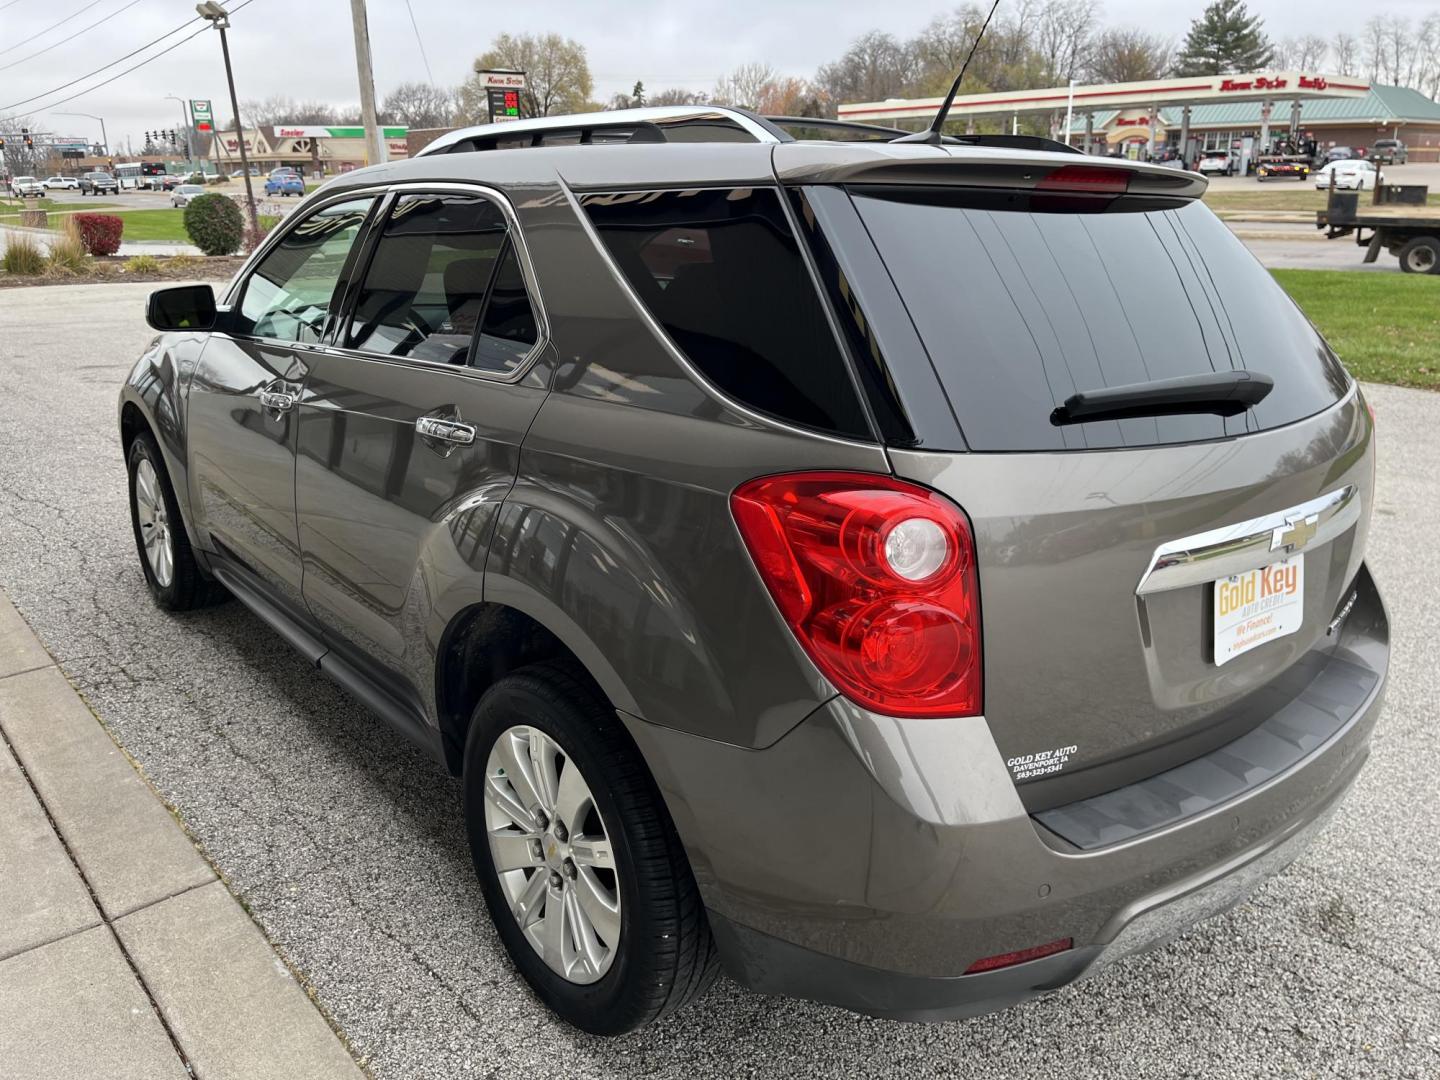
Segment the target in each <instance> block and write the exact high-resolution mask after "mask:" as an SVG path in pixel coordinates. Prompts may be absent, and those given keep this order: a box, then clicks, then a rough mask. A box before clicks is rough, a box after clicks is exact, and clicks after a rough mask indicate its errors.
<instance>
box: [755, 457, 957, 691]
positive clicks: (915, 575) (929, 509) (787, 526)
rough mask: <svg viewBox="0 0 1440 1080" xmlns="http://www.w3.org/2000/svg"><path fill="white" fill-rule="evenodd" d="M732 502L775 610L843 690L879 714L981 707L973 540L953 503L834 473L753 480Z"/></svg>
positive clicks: (903, 486) (897, 484)
mask: <svg viewBox="0 0 1440 1080" xmlns="http://www.w3.org/2000/svg"><path fill="white" fill-rule="evenodd" d="M730 508H731V511H732V513H733V514H734V515H735V523H736V525H738V526H739V528H740V535H741V536H742V537H743V538H744V540H745V546H746V547H747V548H748V549H749V551H750V556H751V558H753V559H754V560H755V565H756V567H757V568H758V569H759V571H760V576H761V578H762V579H763V580H764V582H765V585H766V587H767V588H768V589H769V590H770V594H771V596H773V597H774V598H775V603H776V605H777V606H778V607H779V608H780V614H781V615H782V616H783V617H784V619H785V621H786V622H787V623H789V625H790V628H791V630H793V631H794V632H795V636H796V637H797V638H798V639H799V641H800V644H801V645H802V646H803V647H804V648H805V651H806V652H807V653H809V654H810V657H811V659H812V660H814V661H815V663H816V664H817V665H818V666H819V668H820V670H821V671H822V672H823V673H824V674H825V676H826V677H827V678H829V679H830V680H831V682H833V683H834V684H835V686H836V687H837V688H838V689H839V690H840V691H841V692H842V693H843V694H844V695H845V696H846V697H848V698H850V699H851V700H852V701H854V702H856V703H857V704H860V705H862V706H864V707H865V708H867V709H873V710H874V711H875V712H878V713H884V714H886V715H888V716H973V715H976V714H978V713H979V712H980V711H981V696H980V691H981V678H980V659H981V658H980V598H979V586H978V583H977V578H976V573H975V542H974V538H973V537H972V536H971V533H970V523H969V522H968V521H967V520H966V518H965V515H964V514H963V513H961V512H960V510H959V509H958V508H957V507H956V506H955V505H954V504H953V503H951V502H950V501H949V500H947V499H945V498H944V497H943V496H941V495H939V494H937V493H936V492H933V491H930V490H928V489H926V488H922V487H919V486H918V485H915V484H909V483H906V482H904V481H902V480H896V479H893V478H892V477H888V476H878V475H873V474H867V473H840V472H832V473H791V474H787V475H782V476H767V477H761V478H760V479H758V480H751V481H750V482H748V483H746V484H742V485H741V486H740V487H739V488H737V489H736V491H735V493H734V494H733V495H731V496H730Z"/></svg>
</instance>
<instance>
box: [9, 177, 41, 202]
mask: <svg viewBox="0 0 1440 1080" xmlns="http://www.w3.org/2000/svg"><path fill="white" fill-rule="evenodd" d="M10 190H11V191H12V192H14V194H15V195H16V197H18V198H21V199H43V198H44V197H45V185H44V184H42V183H40V181H39V180H36V179H35V177H33V176H17V177H15V179H13V180H11V181H10Z"/></svg>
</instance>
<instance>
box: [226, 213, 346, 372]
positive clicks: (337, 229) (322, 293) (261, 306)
mask: <svg viewBox="0 0 1440 1080" xmlns="http://www.w3.org/2000/svg"><path fill="white" fill-rule="evenodd" d="M373 202H374V200H373V199H369V198H365V199H352V200H350V201H348V202H342V203H335V204H334V205H332V206H327V207H325V208H324V209H322V210H319V211H317V212H316V213H314V214H312V215H311V216H310V217H308V218H306V219H305V220H304V221H302V222H301V223H300V224H299V225H297V226H296V227H295V228H294V229H292V230H290V232H289V233H288V234H287V235H286V236H285V238H284V239H282V240H281V241H280V242H279V243H278V244H277V245H276V246H275V247H274V248H273V249H271V251H270V253H269V254H268V255H266V256H265V258H264V259H263V260H262V261H261V262H260V264H259V265H258V266H257V267H256V268H255V271H254V273H252V274H251V275H250V280H249V281H247V282H246V283H245V294H244V296H243V297H242V298H241V301H240V313H239V319H238V325H237V327H236V331H237V332H238V333H241V334H251V335H254V336H255V337H262V338H272V339H274V340H277V341H297V342H305V343H310V344H313V343H315V342H318V341H319V340H320V338H321V336H322V335H323V334H324V333H325V322H326V319H327V318H328V317H329V314H330V305H331V302H332V300H333V299H334V298H335V285H336V283H337V282H338V281H339V280H340V271H341V270H342V269H343V268H344V266H345V259H346V257H347V256H348V255H349V254H350V248H351V247H352V246H353V245H354V243H355V238H356V236H358V235H359V233H360V226H361V225H363V224H364V222H365V216H366V215H367V214H368V213H369V212H370V207H371V204H372V203H373Z"/></svg>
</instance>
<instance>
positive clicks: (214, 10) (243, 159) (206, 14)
mask: <svg viewBox="0 0 1440 1080" xmlns="http://www.w3.org/2000/svg"><path fill="white" fill-rule="evenodd" d="M195 10H196V11H197V12H198V13H199V14H200V17H201V18H202V19H209V20H210V25H212V26H213V27H215V29H216V30H219V31H220V51H221V52H222V53H224V55H225V81H226V82H227V83H228V84H229V86H230V108H231V109H233V110H234V112H235V141H236V142H237V143H239V144H240V170H241V172H243V173H244V174H245V203H246V205H247V207H248V208H249V210H250V229H251V231H252V232H253V233H254V234H255V235H256V236H259V235H260V214H259V212H258V211H257V210H256V209H255V189H254V187H253V186H252V185H251V183H250V157H249V155H247V154H246V153H245V128H244V126H243V125H242V124H241V123H240V99H239V98H238V97H236V96H235V72H234V70H232V69H231V67H230V43H229V42H228V41H227V40H226V38H225V31H226V30H228V29H229V28H230V13H229V12H228V11H226V10H225V9H224V8H223V7H221V6H220V5H219V4H217V3H215V0H205V3H203V4H196V5H195Z"/></svg>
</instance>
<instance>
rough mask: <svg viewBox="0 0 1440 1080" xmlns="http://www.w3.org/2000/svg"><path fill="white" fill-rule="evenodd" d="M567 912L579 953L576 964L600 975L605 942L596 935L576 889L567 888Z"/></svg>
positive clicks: (588, 973)
mask: <svg viewBox="0 0 1440 1080" xmlns="http://www.w3.org/2000/svg"><path fill="white" fill-rule="evenodd" d="M565 914H566V923H567V924H568V926H569V928H570V940H571V944H572V946H573V948H574V950H575V953H576V954H577V955H576V957H575V963H576V965H577V966H583V969H584V973H585V974H587V975H591V976H594V975H598V974H599V973H600V971H601V967H602V965H603V964H604V963H605V952H606V949H605V944H604V943H603V942H602V941H601V940H600V939H599V937H597V936H596V933H595V927H594V925H593V924H592V923H591V922H590V918H589V916H587V915H586V914H585V907H584V904H583V902H582V901H581V900H580V895H579V893H577V892H576V891H575V890H574V889H566V890H565ZM577 974H578V972H577Z"/></svg>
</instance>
